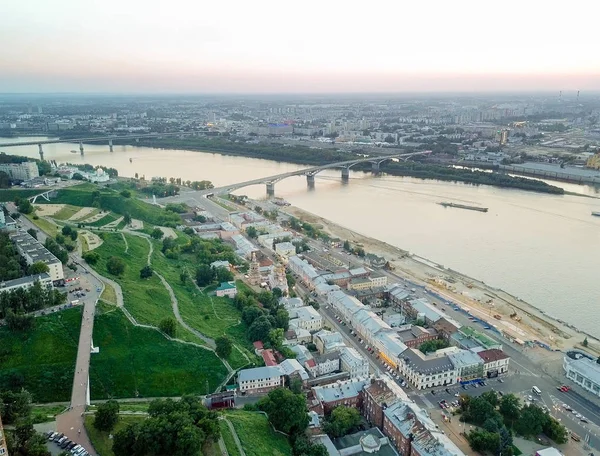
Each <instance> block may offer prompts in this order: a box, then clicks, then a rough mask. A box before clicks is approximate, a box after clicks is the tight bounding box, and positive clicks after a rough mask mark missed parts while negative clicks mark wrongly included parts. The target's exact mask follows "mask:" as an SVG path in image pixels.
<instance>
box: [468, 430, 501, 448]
mask: <svg viewBox="0 0 600 456" xmlns="http://www.w3.org/2000/svg"><path fill="white" fill-rule="evenodd" d="M467 440H468V441H469V445H470V446H471V448H472V449H473V450H474V451H477V452H479V453H487V452H490V453H493V454H496V452H497V451H498V448H499V446H500V435H499V434H496V433H492V432H488V431H485V430H473V431H471V432H469V433H468V434H467Z"/></svg>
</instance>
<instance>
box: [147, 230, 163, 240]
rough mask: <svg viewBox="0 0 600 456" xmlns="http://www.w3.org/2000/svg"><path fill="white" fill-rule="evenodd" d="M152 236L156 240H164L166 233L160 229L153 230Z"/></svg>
mask: <svg viewBox="0 0 600 456" xmlns="http://www.w3.org/2000/svg"><path fill="white" fill-rule="evenodd" d="M150 236H151V237H152V238H154V239H162V237H163V236H164V233H163V232H162V230H161V229H160V228H154V229H153V230H152V233H150Z"/></svg>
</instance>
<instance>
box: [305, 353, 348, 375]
mask: <svg viewBox="0 0 600 456" xmlns="http://www.w3.org/2000/svg"><path fill="white" fill-rule="evenodd" d="M306 366H307V369H308V372H309V373H310V374H311V375H312V376H313V377H320V376H321V375H327V374H331V373H332V372H337V371H339V370H340V352H339V351H337V350H335V351H331V352H329V353H324V354H322V355H319V356H315V357H314V358H313V359H311V360H308V361H307V362H306Z"/></svg>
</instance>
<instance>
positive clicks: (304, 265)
mask: <svg viewBox="0 0 600 456" xmlns="http://www.w3.org/2000/svg"><path fill="white" fill-rule="evenodd" d="M287 267H288V268H289V269H290V271H292V272H293V273H294V274H296V275H298V276H299V277H300V280H302V282H304V283H305V284H306V285H308V287H309V288H311V289H312V288H313V287H314V280H315V279H316V278H317V277H318V276H319V273H318V272H317V270H316V269H315V268H314V267H313V266H312V265H310V264H309V263H308V262H307V261H305V260H302V259H301V258H300V257H298V256H296V255H294V256H291V257H289V258H288V264H287Z"/></svg>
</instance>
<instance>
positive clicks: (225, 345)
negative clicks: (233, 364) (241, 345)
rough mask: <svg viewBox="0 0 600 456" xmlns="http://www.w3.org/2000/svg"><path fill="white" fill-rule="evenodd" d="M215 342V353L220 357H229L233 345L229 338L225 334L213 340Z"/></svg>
mask: <svg viewBox="0 0 600 456" xmlns="http://www.w3.org/2000/svg"><path fill="white" fill-rule="evenodd" d="M215 343H216V345H217V348H216V352H217V355H218V356H219V357H220V358H229V355H231V349H232V347H233V344H232V343H231V340H229V338H228V337H227V336H221V337H218V338H217V339H216V340H215Z"/></svg>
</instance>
